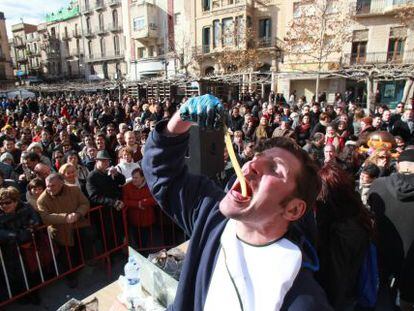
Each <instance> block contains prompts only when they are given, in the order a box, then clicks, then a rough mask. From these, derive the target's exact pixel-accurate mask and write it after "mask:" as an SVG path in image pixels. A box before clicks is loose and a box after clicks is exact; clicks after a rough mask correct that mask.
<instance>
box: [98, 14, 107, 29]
mask: <svg viewBox="0 0 414 311" xmlns="http://www.w3.org/2000/svg"><path fill="white" fill-rule="evenodd" d="M98 18H99V29H104V25H105V24H104V18H103V14H102V13H100V14H99V17H98Z"/></svg>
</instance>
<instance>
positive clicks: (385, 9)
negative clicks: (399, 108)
mask: <svg viewBox="0 0 414 311" xmlns="http://www.w3.org/2000/svg"><path fill="white" fill-rule="evenodd" d="M407 3H408V1H388V0H358V1H356V2H355V5H356V6H355V9H354V10H353V11H352V13H351V14H352V18H353V20H354V21H355V24H354V30H353V34H352V40H351V42H349V44H347V46H346V47H345V53H344V55H343V62H344V63H343V65H344V66H345V67H346V68H353V67H366V68H378V69H380V71H381V70H387V69H384V68H387V67H388V68H390V67H396V68H398V67H403V66H405V65H412V64H414V32H413V29H412V28H410V27H407V26H406V25H403V24H402V21H401V20H399V19H398V18H397V17H396V15H395V10H396V9H398V8H400V7H401V6H404V5H406V4H407ZM381 68H382V69H381ZM372 82H373V85H372V91H373V92H376V91H377V90H378V94H377V100H379V102H381V103H384V104H388V105H390V106H391V107H395V105H396V104H397V103H398V102H399V101H401V100H404V101H406V100H408V99H409V98H411V97H413V91H414V90H413V87H412V80H408V81H406V80H394V81H393V80H392V79H391V80H390V81H378V80H374V81H372ZM346 88H347V89H350V90H352V91H353V93H354V94H355V95H356V96H358V97H364V96H367V94H364V91H365V90H366V83H357V82H354V81H352V80H348V81H347V82H346ZM372 97H374V96H373V94H372Z"/></svg>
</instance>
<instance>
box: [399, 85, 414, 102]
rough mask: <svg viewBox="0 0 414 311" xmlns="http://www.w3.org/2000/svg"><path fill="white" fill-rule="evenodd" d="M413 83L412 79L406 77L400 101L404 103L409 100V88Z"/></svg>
mask: <svg viewBox="0 0 414 311" xmlns="http://www.w3.org/2000/svg"><path fill="white" fill-rule="evenodd" d="M413 84H414V80H413V79H407V80H406V82H405V87H404V95H403V98H402V99H401V101H402V102H403V103H405V104H406V103H407V101H408V100H409V96H410V94H411V89H412V88H413Z"/></svg>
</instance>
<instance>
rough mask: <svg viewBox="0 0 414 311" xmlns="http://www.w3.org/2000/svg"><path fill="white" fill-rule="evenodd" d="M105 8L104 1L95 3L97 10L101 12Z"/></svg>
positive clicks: (98, 0) (100, 0)
mask: <svg viewBox="0 0 414 311" xmlns="http://www.w3.org/2000/svg"><path fill="white" fill-rule="evenodd" d="M104 7H105V4H104V2H103V0H97V1H96V2H95V10H97V11H99V10H102V9H103V8H104Z"/></svg>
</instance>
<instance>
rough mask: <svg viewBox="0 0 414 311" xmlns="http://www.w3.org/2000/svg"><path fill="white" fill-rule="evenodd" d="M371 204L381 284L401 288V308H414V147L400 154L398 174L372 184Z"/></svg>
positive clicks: (370, 192)
mask: <svg viewBox="0 0 414 311" xmlns="http://www.w3.org/2000/svg"><path fill="white" fill-rule="evenodd" d="M368 205H369V206H370V207H371V210H372V211H373V212H374V215H375V219H376V224H377V229H378V255H379V259H380V260H379V262H380V263H381V266H380V272H381V275H380V277H381V284H382V285H383V286H384V287H387V286H389V287H390V288H392V289H395V288H397V289H398V290H399V293H400V307H401V310H413V308H414V226H413V224H414V149H407V150H404V151H403V152H402V153H401V154H400V157H399V158H398V163H397V172H396V173H393V174H391V175H390V176H387V177H381V178H378V179H376V180H375V181H374V182H373V183H372V186H371V188H370V190H369V192H368ZM392 294H394V295H395V294H396V293H395V291H392Z"/></svg>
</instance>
